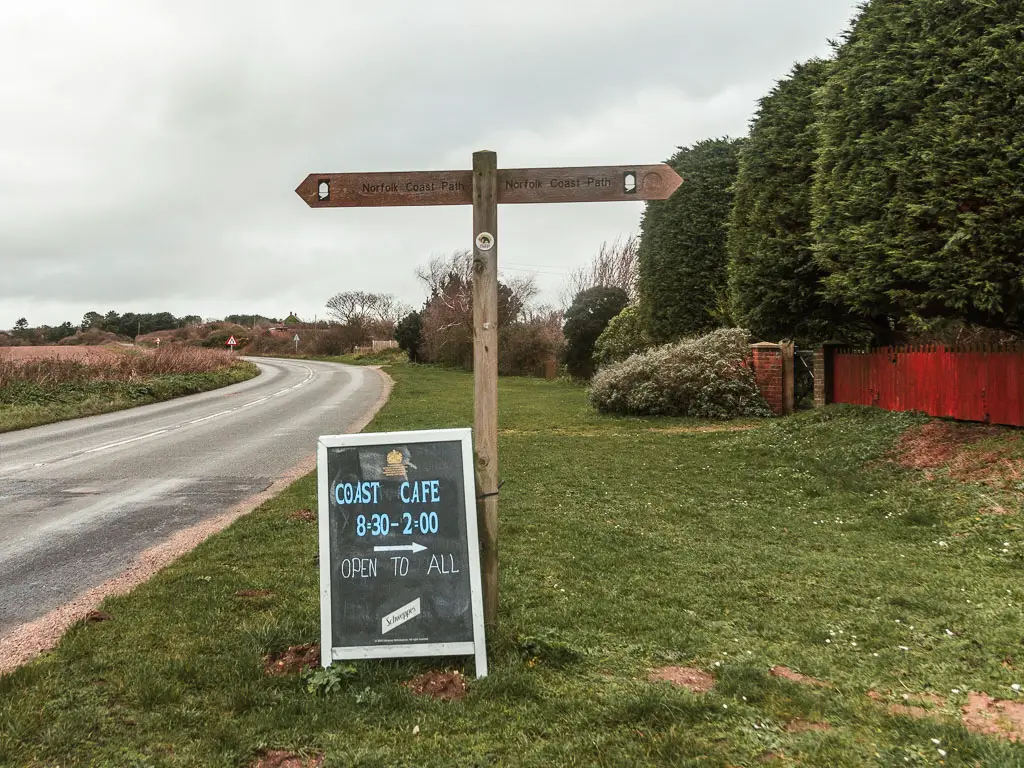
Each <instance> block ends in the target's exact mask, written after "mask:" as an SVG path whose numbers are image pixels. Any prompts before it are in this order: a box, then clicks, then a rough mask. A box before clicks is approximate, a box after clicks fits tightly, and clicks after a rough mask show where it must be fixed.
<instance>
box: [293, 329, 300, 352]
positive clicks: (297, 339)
mask: <svg viewBox="0 0 1024 768" xmlns="http://www.w3.org/2000/svg"><path fill="white" fill-rule="evenodd" d="M292 341H294V342H295V354H298V353H299V334H297V333H296V334H295V338H294V339H292Z"/></svg>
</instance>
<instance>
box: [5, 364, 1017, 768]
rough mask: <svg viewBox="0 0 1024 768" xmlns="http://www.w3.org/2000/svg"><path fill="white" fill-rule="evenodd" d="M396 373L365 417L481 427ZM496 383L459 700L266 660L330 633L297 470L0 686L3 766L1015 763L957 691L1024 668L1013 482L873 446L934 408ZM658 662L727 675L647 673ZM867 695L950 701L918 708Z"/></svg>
mask: <svg viewBox="0 0 1024 768" xmlns="http://www.w3.org/2000/svg"><path fill="white" fill-rule="evenodd" d="M389 372H390V373H391V375H392V376H393V377H394V378H395V380H396V386H395V389H394V392H393V395H392V399H391V401H390V402H389V403H388V405H387V406H386V407H385V408H384V410H383V411H382V412H381V413H380V414H379V415H378V417H377V419H376V420H375V421H374V422H373V424H372V425H371V427H370V430H371V431H385V430H392V429H415V428H437V427H450V426H464V425H468V424H470V423H471V415H472V403H471V393H472V378H471V376H469V375H468V374H464V373H458V372H450V371H441V370H437V369H433V368H428V367H413V366H407V365H395V366H393V367H391V368H390V369H389ZM500 388H501V391H500V407H501V415H500V430H501V434H500V452H501V453H500V462H501V476H502V478H503V479H504V480H505V485H504V486H503V488H502V494H501V506H500V512H499V514H500V519H501V529H500V553H501V555H500V556H501V614H500V624H499V628H498V630H497V631H496V632H495V633H493V634H492V636H491V637H490V642H489V646H490V659H491V665H492V667H491V675H490V677H488V678H486V679H484V680H480V681H476V682H473V683H472V684H471V687H470V693H469V696H468V697H467V698H466V699H465V700H463V701H461V702H447V703H445V702H435V701H432V700H427V699H423V698H417V697H414V696H413V695H411V694H410V693H408V692H407V691H406V689H405V688H403V686H402V684H401V683H402V682H403V681H405V680H408V679H409V678H410V677H412V676H413V675H415V674H417V673H418V672H421V671H423V670H425V669H429V668H445V667H450V666H452V665H457V664H462V663H463V660H461V659H441V660H434V661H429V660H426V661H424V660H409V661H389V662H379V661H369V662H361V663H358V664H356V665H354V668H353V669H352V670H350V671H348V672H345V671H344V668H343V667H336V668H335V669H338V672H336V673H335V674H334V682H335V683H336V685H335V686H334V688H333V689H332V690H331V691H330V692H329V693H326V694H325V693H322V692H320V693H317V692H310V690H309V688H310V683H311V681H310V680H309V679H303V678H301V677H299V676H295V675H293V676H288V677H283V678H276V677H267V676H265V675H264V674H263V672H262V661H261V660H262V658H263V656H264V655H265V654H267V653H270V652H274V651H279V650H282V649H285V648H287V647H288V646H291V645H296V644H299V643H304V642H315V641H317V640H318V639H319V624H318V622H319V606H318V602H317V600H318V583H317V579H318V572H317V567H316V565H315V562H314V558H315V555H316V551H317V544H316V526H315V525H313V524H310V523H307V522H303V521H301V520H295V519H291V518H290V517H289V515H290V513H292V512H293V511H294V510H296V509H299V508H315V484H314V478H313V477H312V476H310V477H306V478H304V479H303V480H300V481H299V482H297V483H296V484H295V485H293V486H292V487H291V488H290V489H289V490H287V491H286V492H285V493H284V494H282V495H281V496H280V497H278V498H277V499H274V500H272V501H270V502H268V503H267V504H265V505H264V506H263V507H261V508H260V509H259V510H257V511H256V512H254V513H252V514H251V515H249V516H247V517H246V518H243V519H242V520H240V521H239V522H237V523H236V524H235V525H233V526H232V527H231V528H229V529H228V530H227V531H225V532H224V533H222V534H221V535H219V536H217V537H215V538H213V539H211V540H209V541H207V542H206V543H205V544H203V545H202V546H200V547H199V548H198V549H197V550H195V551H194V552H192V553H191V554H189V555H187V556H186V557H184V558H182V559H181V560H180V561H178V562H177V563H175V564H174V565H172V566H171V567H169V568H167V569H166V570H165V571H163V572H162V573H161V574H159V575H158V576H157V577H156V578H154V579H153V580H152V581H151V582H149V583H148V584H146V585H144V586H142V587H140V588H138V589H137V590H136V591H135V592H134V593H133V594H131V595H129V596H126V597H119V598H113V599H110V600H107V601H106V603H105V607H104V610H106V611H107V612H109V613H110V614H111V615H112V617H113V620H112V621H108V622H103V623H96V624H80V625H77V626H76V627H75V628H73V629H72V630H71V631H70V632H69V633H68V635H67V636H66V637H65V639H64V641H63V642H62V644H61V646H60V647H59V648H58V649H57V650H56V651H55V652H54V653H51V654H48V655H47V656H45V657H44V658H42V659H40V660H39V661H37V662H36V663H33V664H31V665H29V666H27V667H25V668H22V669H20V670H18V671H16V672H15V673H13V674H11V675H9V676H7V677H4V678H2V679H0V764H2V765H12V766H13V765H16V766H25V765H27V766H42V765H62V766H66V765H118V766H155V765H197V766H199V765H201V766H246V765H249V764H250V763H251V762H252V761H253V760H254V759H255V757H256V756H257V755H258V754H259V752H260V750H262V749H266V748H283V749H289V750H293V751H296V752H309V753H313V752H323V753H326V755H327V763H326V764H327V765H361V766H491V765H509V766H551V765H580V766H590V765H607V766H619V765H626V766H629V765H671V766H756V765H764V764H769V765H808V766H864V765H877V766H894V765H901V766H902V765H914V766H920V765H939V764H940V762H941V763H942V764H945V765H950V766H959V765H970V766H974V765H983V766H1017V765H1024V749H1022V748H1018V747H1016V746H1014V745H1012V744H1009V743H1007V742H1004V741H1000V740H996V739H994V738H990V737H983V736H978V735H974V734H970V733H968V732H967V731H965V730H964V729H963V728H962V727H961V726H960V725H959V724H958V722H957V720H956V718H955V717H954V715H955V712H956V707H957V706H958V705H959V704H960V703H962V701H963V700H964V698H965V695H966V692H967V691H969V690H978V691H987V692H989V693H991V694H992V695H995V696H997V697H1000V698H1012V697H1013V695H1014V694H1013V693H1012V691H1011V689H1010V685H1011V684H1013V683H1016V682H1022V683H1024V679H1022V678H1024V673H1020V672H1017V671H1016V670H1015V666H1016V665H1017V664H1018V663H1020V660H1021V659H1022V658H1024V621H1022V614H1021V606H1022V603H1021V590H1024V587H1021V576H1022V575H1024V567H1022V566H1024V558H1022V555H1024V537H1022V536H1021V532H1020V530H1019V527H1020V526H1019V523H1018V518H1017V516H1016V515H1011V516H998V517H997V516H992V517H990V518H986V519H980V518H978V516H977V515H976V512H977V510H978V509H979V508H980V507H981V506H985V505H987V502H985V501H984V500H983V499H982V498H981V496H980V495H979V494H982V493H983V494H985V495H988V496H991V495H992V494H993V493H1002V494H1004V496H1005V498H1003V497H1002V496H1001V497H1000V498H1001V499H1002V501H1003V502H1005V503H1006V504H1010V503H1011V500H1013V499H1014V496H1013V493H1012V491H1013V489H1010V490H1008V491H1005V492H1002V491H1000V492H996V491H992V490H988V489H981V488H978V487H975V486H972V485H965V484H956V483H953V482H952V481H948V480H944V479H941V478H940V479H938V480H935V481H932V482H925V481H923V480H922V478H921V476H920V474H918V473H909V472H904V471H901V470H898V469H896V468H894V467H893V466H892V465H891V464H889V463H888V462H885V461H882V460H881V459H882V457H883V456H884V454H885V453H886V452H887V451H888V450H889V449H890V448H891V446H892V443H893V441H894V440H895V438H896V437H897V436H898V435H899V434H900V433H901V431H902V430H903V429H905V428H906V427H908V426H910V425H913V424H916V423H920V422H921V419H919V418H917V417H914V416H908V415H897V414H887V413H883V412H878V411H871V410H866V409H857V408H845V407H838V408H829V409H826V410H824V411H816V412H812V413H805V414H801V415H799V416H797V417H794V418H790V419H786V420H772V421H766V422H748V423H749V424H752V425H754V428H752V429H750V430H748V431H704V432H697V431H686V430H692V429H693V428H695V427H700V426H702V424H701V423H699V422H694V421H691V420H684V419H636V418H630V419H625V418H611V417H605V416H600V415H598V414H596V413H594V412H593V411H592V410H591V409H590V408H588V406H587V405H586V401H585V393H584V391H583V390H582V389H581V388H578V387H574V386H572V385H569V384H566V383H563V382H544V381H540V380H534V379H502V380H501V382H500ZM705 424H706V423H705ZM954 533H957V534H961V535H958V536H955V537H954V536H953V534H954ZM940 542H944V543H945V546H943V545H941V544H940ZM1004 542H1009V544H1010V546H1009V547H1003V543H1004ZM1004 549H1006V550H1007V551H1003V550H1004ZM242 589H268V590H272V591H273V593H274V594H273V596H271V597H265V598H259V599H239V598H236V597H234V596H233V595H234V593H235V592H236V591H237V590H242ZM946 630H949V631H950V632H952V633H953V635H952V636H950V635H949V634H947V632H946ZM854 643H856V645H854ZM900 646H904V647H906V648H907V649H908V650H901V648H900ZM465 663H466V665H467V666H466V667H464V669H466V671H468V672H471V670H472V664H471V662H470V661H468V660H467V661H466V662H465ZM667 664H681V665H690V666H696V667H700V668H702V669H705V670H708V671H711V672H713V673H714V674H715V677H716V687H715V689H714V690H713V691H712V692H710V693H708V694H704V695H695V694H691V693H688V692H686V691H685V690H682V689H679V688H676V687H673V686H671V685H670V684H667V683H651V682H648V681H647V674H648V670H649V669H651V668H652V667H657V666H660V665H667ZM775 664H782V665H787V666H789V667H792V668H794V669H797V670H799V671H801V672H803V673H806V674H809V675H813V676H816V677H819V678H822V679H825V680H828V681H830V682H831V683H832V684H833V685H832V687H831V688H814V687H810V686H804V685H800V684H797V683H792V682H788V681H784V680H779V679H777V678H774V677H772V676H770V675H769V674H768V668H769V667H770V666H771V665H775ZM322 678H323V674H322V673H321V674H320V675H319V679H320V680H321V682H323V679H322ZM313 687H314V688H315V686H313ZM952 689H958V690H959V691H961V693H960V694H956V693H952V692H951V691H952ZM869 690H877V691H880V692H881V693H882V694H883V695H885V696H887V697H891V698H892V700H894V701H899V700H900V694H901V693H904V692H908V693H917V692H927V691H931V692H936V693H939V694H941V695H943V696H944V697H947V698H948V700H949V703H948V704H947V705H946V706H945V707H940V708H938V710H937V714H938V716H937V717H935V718H929V719H925V720H914V719H910V718H907V717H901V716H891V715H889V714H888V713H887V711H886V709H885V707H884V706H882V705H880V704H878V703H875V702H872V701H871V700H870V699H868V697H867V696H866V694H867V692H868V691H869ZM794 719H801V720H807V721H822V722H827V723H829V724H830V725H831V726H832V729H831V730H830V731H827V732H813V731H812V732H803V733H790V732H788V731H786V730H785V725H786V724H787V723H788V722H790V721H792V720H794ZM416 726H418V727H419V731H418V734H417V735H414V733H413V729H414V727H416ZM932 739H939V740H940V746H939V747H937V746H936V745H935V744H933V743H932V741H931V740H932ZM939 748H941V749H944V750H945V751H946V752H947V753H948V756H947V757H946V758H945V759H944V761H943V759H942V758H941V757H940V755H939V754H938V749H939ZM772 755H775V756H776V758H777V759H775V760H774V761H772V757H771V756H772ZM764 761H767V762H764Z"/></svg>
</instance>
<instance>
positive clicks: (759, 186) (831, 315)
mask: <svg viewBox="0 0 1024 768" xmlns="http://www.w3.org/2000/svg"><path fill="white" fill-rule="evenodd" d="M828 67H829V63H828V62H826V61H822V60H820V59H813V60H811V61H809V62H807V63H805V64H798V65H797V66H796V67H794V68H793V71H792V72H791V73H790V75H789V77H788V78H786V79H784V80H781V81H780V82H779V83H778V84H777V85H776V86H775V88H773V89H772V91H771V92H770V93H769V94H768V95H767V96H765V97H764V98H763V99H761V101H760V107H759V109H758V111H757V114H756V115H755V116H754V119H753V121H752V122H751V126H750V135H749V137H748V138H747V140H746V141H745V142H744V144H743V148H742V149H741V150H740V159H739V173H738V176H737V179H736V186H735V188H734V193H735V199H734V201H733V207H732V215H731V217H730V219H729V236H728V251H729V295H730V300H731V307H732V315H733V320H734V321H735V322H736V323H737V324H739V325H741V326H743V327H744V328H749V329H750V331H751V333H752V334H753V335H754V336H756V337H758V338H761V339H769V340H773V341H778V340H779V339H784V338H788V339H795V340H796V341H797V342H798V343H801V344H808V343H813V342H816V341H823V340H825V339H828V338H833V337H835V336H837V332H838V328H837V326H839V325H840V324H841V322H842V320H843V315H842V313H841V311H840V310H839V309H838V308H837V307H836V306H835V305H834V304H831V303H828V302H825V301H824V300H823V298H822V294H821V285H820V283H821V279H822V278H823V277H824V273H823V272H822V270H821V269H820V268H819V267H818V266H817V264H815V262H814V250H813V245H814V242H813V235H812V233H811V184H812V181H813V179H814V159H815V150H816V132H815V126H814V91H815V90H816V89H817V88H819V87H821V86H822V85H823V84H824V82H825V79H826V77H827V76H828Z"/></svg>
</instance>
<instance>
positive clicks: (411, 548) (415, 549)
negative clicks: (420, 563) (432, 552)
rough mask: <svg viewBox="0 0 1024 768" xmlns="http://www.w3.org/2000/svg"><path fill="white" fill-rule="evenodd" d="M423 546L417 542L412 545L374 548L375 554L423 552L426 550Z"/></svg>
mask: <svg viewBox="0 0 1024 768" xmlns="http://www.w3.org/2000/svg"><path fill="white" fill-rule="evenodd" d="M425 549H426V547H424V546H423V545H422V544H417V543H416V542H415V541H414V542H413V543H412V544H400V545H397V546H394V547H374V548H373V551H374V552H413V553H416V552H422V551H423V550H425Z"/></svg>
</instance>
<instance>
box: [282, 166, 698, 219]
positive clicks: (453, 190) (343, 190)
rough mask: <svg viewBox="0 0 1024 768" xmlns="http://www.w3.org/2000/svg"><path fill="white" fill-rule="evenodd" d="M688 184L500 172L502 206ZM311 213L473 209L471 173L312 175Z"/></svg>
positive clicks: (620, 169)
mask: <svg viewBox="0 0 1024 768" xmlns="http://www.w3.org/2000/svg"><path fill="white" fill-rule="evenodd" d="M682 183H683V180H682V178H680V176H679V174H678V173H676V172H675V170H674V169H673V168H672V167H671V166H669V165H666V164H664V163H661V164H659V165H606V166H585V167H580V168H506V169H503V170H499V171H498V189H497V192H498V202H499V203H593V202H602V201H629V200H664V199H665V198H667V197H668V196H669V195H671V194H672V193H673V192H675V191H676V189H678V188H679V185H680V184H682ZM295 191H296V193H298V195H299V197H301V198H302V199H303V200H305V201H306V203H307V204H308V205H309V206H310V207H311V208H332V207H336V208H342V207H378V206H394V205H469V204H471V203H472V202H473V174H472V172H471V171H408V172H398V173H322V174H316V173H313V174H310V175H309V176H307V177H306V179H305V181H303V182H302V183H301V184H300V185H299V187H298V189H296V190H295Z"/></svg>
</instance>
